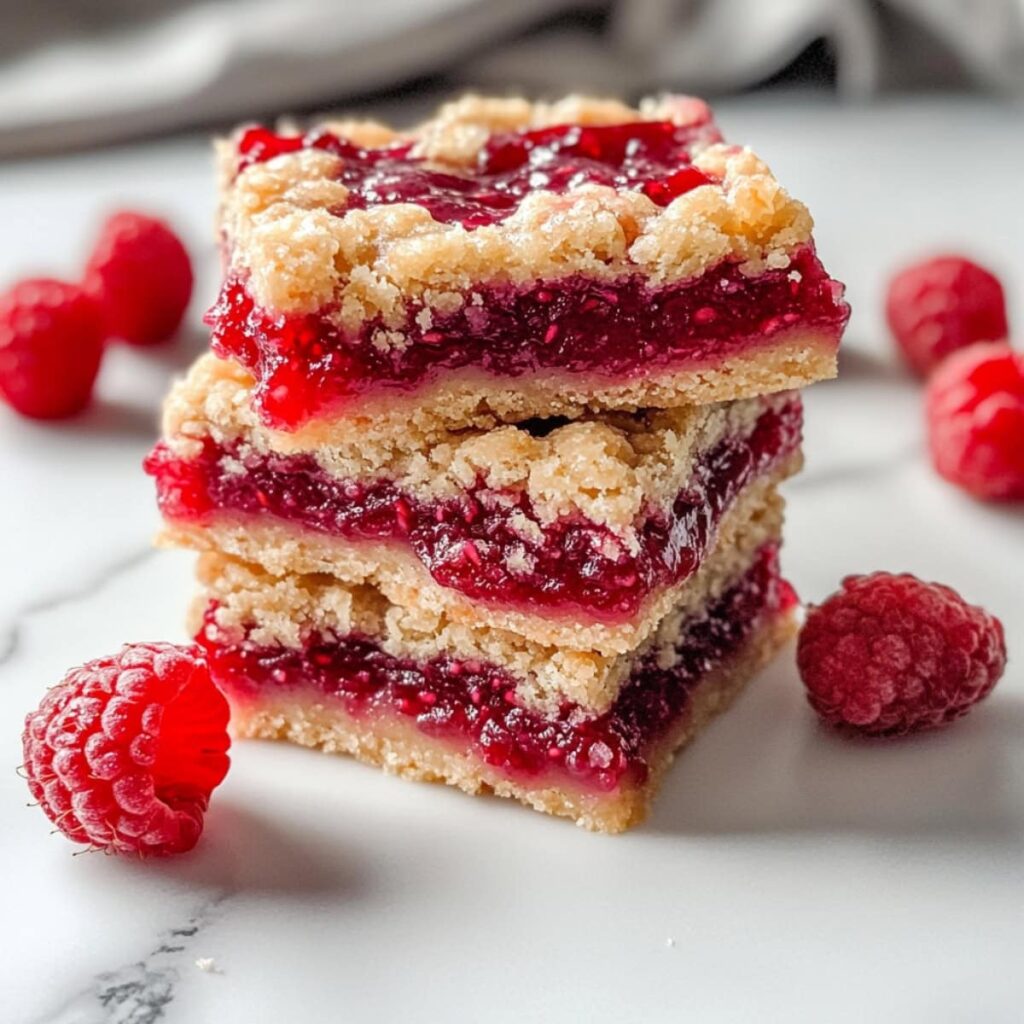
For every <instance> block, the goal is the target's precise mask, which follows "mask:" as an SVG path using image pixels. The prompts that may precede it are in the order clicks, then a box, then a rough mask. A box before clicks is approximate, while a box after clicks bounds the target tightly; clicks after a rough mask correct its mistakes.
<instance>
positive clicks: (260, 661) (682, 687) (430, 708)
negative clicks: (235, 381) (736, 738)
mask: <svg viewBox="0 0 1024 1024" xmlns="http://www.w3.org/2000/svg"><path fill="white" fill-rule="evenodd" d="M794 601H795V596H794V595H793V593H792V590H791V589H790V588H789V586H788V584H786V583H785V582H784V581H783V580H782V579H781V578H780V577H779V574H778V555H777V549H776V548H775V546H774V545H769V546H767V547H766V548H764V549H763V550H762V551H761V553H760V554H759V555H758V557H757V559H756V561H755V563H754V565H753V566H752V567H751V569H750V570H749V571H748V572H747V573H746V575H744V576H743V577H742V578H741V579H740V580H739V581H738V582H737V583H735V584H734V585H733V587H732V588H731V589H730V590H729V591H727V592H726V593H725V594H724V595H723V596H722V597H721V598H719V600H717V601H716V602H715V603H714V604H712V605H710V606H709V607H708V608H707V610H706V612H705V614H704V616H703V617H701V618H699V619H691V620H690V621H689V622H687V623H686V624H685V626H684V630H683V632H682V634H681V636H680V638H679V641H678V644H677V646H676V653H677V659H678V660H677V662H676V664H675V665H673V666H672V667H671V668H666V667H663V666H662V665H659V658H658V657H657V655H655V654H653V653H652V654H651V655H648V656H646V657H644V658H643V659H641V660H640V662H639V663H638V664H637V665H636V667H635V668H634V670H633V673H632V675H631V676H630V678H629V679H628V681H627V682H626V683H625V685H624V686H623V688H622V690H621V692H620V694H619V697H618V699H617V700H616V701H615V703H614V704H613V705H612V707H611V708H610V709H609V710H608V711H607V712H605V713H604V714H602V715H599V716H596V717H594V716H591V717H585V714H586V713H585V712H583V711H582V709H581V708H580V707H579V706H577V705H575V704H569V703H567V704H564V705H563V706H562V707H561V708H560V709H559V711H558V712H557V714H555V715H553V716H551V717H546V716H544V715H542V714H540V713H538V712H537V711H534V710H531V709H529V708H526V707H522V706H520V705H519V704H518V703H517V699H516V694H515V681H514V679H513V678H512V677H511V676H510V675H509V674H508V673H507V672H505V671H504V670H502V669H499V668H495V667H494V666H490V665H487V664H484V663H481V662H477V661H458V660H455V659H453V658H450V657H448V656H441V657H438V658H435V659H433V660H431V661H428V662H415V661H407V660H403V659H400V658H396V657H394V656H392V655H389V654H386V653H385V652H384V651H382V650H381V649H380V648H379V647H378V646H377V645H376V644H375V643H374V642H373V641H372V640H369V639H364V638H360V637H348V638H346V639H343V640H341V641H337V640H331V639H327V638H323V637H320V636H318V635H313V636H310V637H308V638H307V640H306V643H305V646H304V647H303V648H302V649H293V648H285V647H267V646H259V645H257V644H254V643H252V642H251V641H248V640H245V641H242V642H241V643H239V644H234V645H227V646H223V645H221V644H219V643H218V642H217V630H216V628H215V627H214V626H212V624H211V618H212V612H213V609H211V610H210V611H209V612H208V613H207V626H206V627H205V628H204V629H203V630H202V631H201V632H200V634H199V637H198V641H199V643H200V644H202V645H203V646H204V647H205V648H206V650H207V655H208V659H209V664H210V670H211V672H212V674H213V677H214V679H215V680H216V682H217V684H218V685H219V686H220V687H221V688H222V689H224V690H225V691H226V692H227V693H228V694H229V696H231V697H232V698H233V699H234V700H236V701H238V702H239V703H244V702H246V701H249V700H257V701H258V700H259V698H260V695H261V694H264V693H266V694H281V693H287V692H288V691H289V690H298V691H304V692H309V691H312V693H313V695H314V696H315V697H316V699H321V698H322V697H323V696H328V697H331V698H334V699H337V700H339V701H341V702H342V704H343V706H344V709H345V711H346V712H347V713H348V714H350V715H353V716H356V717H361V718H362V717H365V718H369V717H372V716H375V715H380V716H385V715H397V716H399V717H401V718H404V719H407V720H408V721H410V722H412V723H415V725H416V727H417V728H419V729H420V730H421V731H422V732H423V733H425V734H426V735H428V736H431V737H435V738H437V739H439V740H446V741H448V742H450V743H452V744H453V745H455V746H457V747H459V748H462V749H465V748H467V747H468V748H469V749H470V750H471V751H472V752H473V753H475V754H476V755H477V756H479V757H480V758H481V759H483V760H484V761H485V762H486V763H487V764H489V765H493V766H494V767H496V768H498V769H499V770H501V771H502V772H503V773H505V774H506V775H509V776H512V777H515V778H520V779H525V780H537V779H538V777H540V776H550V775H552V774H555V775H561V776H563V777H568V778H569V779H570V780H571V781H572V783H573V784H574V785H576V786H580V787H586V788H589V789H594V790H597V791H599V792H606V793H607V792H612V791H614V790H615V789H617V788H618V787H619V786H620V784H622V783H623V782H627V783H628V782H632V783H634V784H636V785H642V784H643V782H644V781H645V780H646V778H647V774H648V757H649V755H650V754H651V752H652V747H653V745H654V744H656V743H657V742H658V741H659V740H660V739H661V738H662V737H664V736H665V735H666V734H667V733H668V731H669V730H670V729H671V728H672V726H673V725H674V724H675V723H677V722H678V721H679V720H680V718H681V716H682V715H683V714H684V712H685V711H686V708H687V705H688V702H689V697H690V694H691V692H692V690H693V689H694V687H695V686H696V685H697V684H698V683H699V682H700V681H701V679H702V677H704V676H705V674H706V673H707V672H708V671H710V670H711V669H713V668H714V667H715V666H717V665H719V664H720V663H721V662H722V661H723V660H725V659H727V658H729V656H730V655H733V654H735V653H736V652H738V651H739V649H740V648H741V647H742V645H743V643H744V641H745V640H746V639H747V637H748V636H749V635H750V634H751V632H752V631H753V629H754V628H755V627H756V625H757V624H758V621H759V620H761V621H764V618H765V617H766V616H770V615H772V614H774V613H777V612H778V611H779V610H780V609H783V608H787V607H790V606H791V605H792V603H793V602H794Z"/></svg>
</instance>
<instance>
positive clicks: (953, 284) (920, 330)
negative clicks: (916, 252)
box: [885, 256, 1009, 377]
mask: <svg viewBox="0 0 1024 1024" xmlns="http://www.w3.org/2000/svg"><path fill="white" fill-rule="evenodd" d="M885 313H886V318H887V319H888V321H889V328H890V329H891V331H892V333H893V336H894V337H895V338H896V341H897V342H898V343H899V346H900V349H901V350H902V352H903V356H904V358H905V359H906V361H907V363H909V365H910V367H911V369H913V370H914V372H915V373H917V374H918V375H919V376H922V377H924V376H926V375H927V374H928V373H929V372H931V370H932V369H934V368H935V367H936V366H938V364H939V363H940V362H942V360H943V359H945V358H946V356H948V355H949V354H950V353H951V352H955V351H956V350H957V349H961V348H964V347H965V346H967V345H973V344H974V343H975V342H976V341H1003V340H1005V339H1006V337H1007V335H1008V333H1009V331H1008V328H1007V324H1006V298H1005V297H1004V295H1003V286H1002V285H1001V284H1000V283H999V280H998V278H996V277H995V275H994V274H992V273H990V272H989V271H987V270H986V269H985V268H984V267H979V266H978V264H977V263H972V262H971V261H970V260H968V259H964V257H963V256H939V257H937V258H936V259H933V260H928V261H927V262H925V263H916V264H914V265H913V266H911V267H907V268H906V269H905V270H903V271H901V272H900V273H898V274H897V275H896V276H895V277H894V278H893V279H892V280H891V281H890V282H889V292H888V296H887V297H886V301H885Z"/></svg>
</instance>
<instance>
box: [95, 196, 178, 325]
mask: <svg viewBox="0 0 1024 1024" xmlns="http://www.w3.org/2000/svg"><path fill="white" fill-rule="evenodd" d="M85 280H86V287H88V288H89V289H90V291H92V292H93V294H95V295H96V296H97V297H98V298H99V299H100V302H101V304H102V305H103V309H104V313H105V315H106V322H107V331H108V333H109V334H110V335H111V336H112V337H116V338H121V339H122V340H124V341H127V342H128V343H129V344H131V345H155V344H156V343H158V342H161V341H166V340H167V339H168V338H169V337H171V335H172V334H174V332H175V331H176V330H177V329H178V325H179V324H180V323H181V318H182V317H183V316H184V314H185V310H186V308H187V307H188V301H189V299H190V298H191V296H192V263H191V261H190V260H189V257H188V253H187V252H186V250H185V246H184V245H182V243H181V239H180V238H178V236H177V235H176V234H175V233H174V232H173V231H172V230H171V229H170V228H169V227H168V226H167V224H165V223H164V222H163V221H162V220H156V219H155V218H153V217H147V216H145V215H144V214H141V213H132V212H131V211H127V210H126V211H122V212H121V213H115V214H114V215H113V216H112V217H110V218H108V219H107V221H106V223H105V224H104V225H103V228H102V231H101V233H100V238H99V241H98V242H97V243H96V248H95V249H94V250H93V252H92V255H91V256H90V257H89V262H88V264H87V265H86V268H85Z"/></svg>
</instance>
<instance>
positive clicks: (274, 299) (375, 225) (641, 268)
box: [219, 96, 812, 329]
mask: <svg viewBox="0 0 1024 1024" xmlns="http://www.w3.org/2000/svg"><path fill="white" fill-rule="evenodd" d="M708 116H709V115H708V113H707V108H706V106H705V105H704V104H703V103H702V102H701V101H699V100H693V99H691V98H689V97H668V98H662V99H660V100H653V101H645V102H644V103H642V104H641V106H640V109H639V110H635V109H631V108H629V107H627V106H624V105H623V104H622V103H620V102H618V101H616V100H593V99H588V98H585V97H579V96H575V97H569V98H567V99H565V100H562V101H559V102H557V103H553V104H531V103H528V102H527V101H525V100H521V99H487V98H482V97H475V96H469V97H465V98H463V99H462V100H459V101H456V102H454V103H451V104H447V105H446V106H444V107H442V108H441V111H440V112H439V113H438V115H437V116H436V117H435V118H434V119H433V120H431V121H428V122H426V123H425V124H424V125H421V126H420V127H419V128H415V129H412V130H411V131H409V132H407V133H391V132H390V130H389V129H386V128H384V127H383V126H380V125H371V126H367V125H366V124H365V123H363V124H362V126H361V127H360V125H359V124H353V123H347V122H342V123H340V124H339V123H337V122H335V123H328V124H326V125H324V127H326V128H328V129H332V130H335V131H338V132H339V134H341V133H342V129H344V133H345V134H346V137H348V138H350V139H352V140H353V141H356V142H357V143H359V144H362V145H370V144H373V145H380V144H387V143H388V142H391V141H396V140H399V139H404V140H408V139H415V140H416V151H417V153H418V155H421V156H423V157H425V158H427V159H428V161H430V163H431V165H435V164H436V165H437V166H438V167H442V168H444V167H447V168H449V169H451V168H452V167H453V165H455V166H456V167H457V166H459V165H466V164H468V163H470V162H472V161H473V160H475V159H476V156H477V154H478V153H479V150H480V147H481V146H482V145H483V144H484V143H485V142H486V140H487V138H488V137H489V136H490V135H491V134H493V133H494V132H498V131H511V130H515V129H519V128H538V127H544V126H550V125H555V124H566V123H571V124H582V125H608V124H617V123H623V122H630V121H637V120H670V121H672V122H673V123H675V124H678V125H691V124H702V123H705V122H707V123H708V125H709V127H708V131H707V133H706V139H699V140H698V142H697V143H696V144H695V145H696V147H697V150H698V151H697V153H696V155H695V159H694V166H695V167H697V168H699V169H700V170H702V171H704V172H706V173H708V174H709V175H711V176H712V177H713V178H715V179H716V180H718V181H719V182H720V184H712V185H703V186H699V187H697V188H695V189H693V190H692V191H691V192H687V193H685V194H684V195H681V196H679V197H678V198H677V199H675V200H673V201H672V202H671V203H670V204H669V205H668V206H666V207H660V206H658V205H656V204H655V203H653V202H652V201H651V200H650V199H648V198H647V197H646V196H644V195H643V194H641V193H639V192H633V191H630V190H618V189H615V188H610V187H607V186H602V185H596V184H585V185H581V186H579V187H577V188H574V189H571V190H570V191H569V192H566V193H561V194H556V193H553V192H550V191H544V190H538V191H535V192H531V193H529V194H528V195H526V196H525V197H524V198H523V200H522V202H521V203H520V205H519V207H518V209H517V210H516V211H515V212H514V213H513V214H512V215H511V216H509V217H508V218H507V219H506V220H504V221H502V222H500V223H498V224H493V225H488V226H482V227H478V228H475V229H473V230H467V229H466V228H465V227H463V226H462V225H460V224H444V223H439V222H438V221H436V220H434V218H433V217H431V215H430V213H429V212H428V211H427V210H426V209H424V208H423V207H421V206H417V205H415V204H410V203H396V204H389V205H382V206H375V207H371V208H369V209H363V210H351V211H348V212H344V206H345V201H346V198H347V195H348V190H347V189H346V188H345V186H344V185H342V184H341V183H340V182H338V181H336V180H334V176H335V174H336V173H337V170H338V168H339V166H340V160H339V158H338V157H335V156H332V155H329V154H327V153H325V152H323V151H320V150H299V151H297V152H294V153H287V154H283V155H279V156H277V157H274V158H273V159H271V160H269V161H267V162H266V163H262V164H253V165H251V166H249V167H247V168H245V169H244V170H243V171H242V172H241V173H239V174H238V175H237V177H236V176H235V174H234V167H235V163H236V159H237V157H236V154H235V150H234V148H233V146H232V145H231V144H224V145H221V146H220V147H219V154H220V164H221V173H220V177H221V181H222V190H221V191H222V197H221V199H222V201H221V220H222V227H223V229H224V232H225V234H226V237H227V239H228V242H229V246H230V250H231V263H232V266H233V268H234V269H235V271H236V272H239V273H241V274H243V275H244V276H245V277H246V279H247V287H248V289H249V291H250V292H251V294H252V295H253V297H254V299H255V300H256V301H257V302H258V303H259V304H260V305H261V306H264V307H266V308H268V309H274V310H279V311H283V312H291V313H304V312H314V311H317V310H319V309H322V308H323V307H331V308H333V309H334V310H335V311H336V312H335V315H336V317H337V318H338V320H339V322H340V323H341V324H342V325H343V326H345V327H347V328H349V329H355V328H356V327H358V325H359V324H360V323H361V322H362V321H363V320H365V319H368V318H373V317H376V316H380V317H381V318H382V319H383V321H384V323H385V324H386V325H388V326H389V327H396V326H398V325H399V324H400V323H401V322H402V321H403V319H404V315H405V309H406V306H407V304H408V303H409V302H410V301H412V302H416V303H422V304H423V305H424V306H426V307H427V308H430V307H432V306H434V305H436V304H437V303H439V302H442V301H450V299H447V298H446V297H447V296H450V295H451V294H453V293H454V294H462V293H465V292H468V291H470V290H471V289H472V287H473V286H474V285H475V284H478V283H495V282H502V283H511V284H523V283H527V282H532V281H535V280H538V279H551V280H556V279H559V278H562V277H567V276H570V275H573V274H585V275H588V276H590V277H594V278H597V279H601V280H613V279H615V278H619V277H622V276H625V275H629V274H641V275H643V276H645V277H647V278H649V279H650V282H651V285H652V287H658V286H661V285H666V284H671V283H673V282H677V281H680V280H683V279H686V278H689V277H693V276H696V275H698V274H701V273H703V272H704V271H706V270H707V269H709V268H710V267H712V266H714V265H715V264H716V263H719V262H721V261H722V260H723V259H730V260H736V261H738V262H741V263H742V264H743V266H744V269H745V270H746V271H747V272H748V273H750V274H757V273H760V272H761V270H763V269H764V268H766V267H785V266H788V263H789V259H790V256H791V254H792V253H793V251H794V250H795V249H797V248H799V247H800V246H802V245H806V244H807V243H808V242H809V240H810V237H811V227H812V221H811V218H810V215H809V214H808V212H807V210H806V208H805V207H804V206H803V205H802V204H801V203H799V202H797V201H796V200H794V199H792V198H791V197H790V196H789V195H788V194H787V193H786V192H785V190H784V189H783V188H782V187H781V186H780V185H779V183H778V182H777V181H776V179H775V178H774V177H773V176H772V174H771V172H770V171H769V169H768V168H767V166H766V165H765V164H764V163H763V162H761V161H760V160H759V159H758V158H757V157H756V156H754V155H753V154H752V153H751V152H750V151H749V150H746V149H742V148H739V147H736V146H726V145H723V144H720V143H719V142H718V141H717V139H718V135H717V130H716V129H714V127H713V124H711V122H709V121H707V119H708ZM370 140H372V142H371V141H370ZM332 211H333V212H332Z"/></svg>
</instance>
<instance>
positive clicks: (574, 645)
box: [168, 492, 782, 710]
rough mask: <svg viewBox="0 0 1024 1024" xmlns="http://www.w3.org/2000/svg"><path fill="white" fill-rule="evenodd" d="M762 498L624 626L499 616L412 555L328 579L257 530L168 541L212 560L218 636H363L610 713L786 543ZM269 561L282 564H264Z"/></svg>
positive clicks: (208, 574) (208, 573) (532, 697)
mask: <svg viewBox="0 0 1024 1024" xmlns="http://www.w3.org/2000/svg"><path fill="white" fill-rule="evenodd" d="M760 502H761V503H760V504H758V505H757V506H755V507H754V508H753V509H748V510H746V518H745V519H744V520H743V521H739V517H738V516H737V517H736V519H735V520H734V521H729V520H727V521H726V522H725V523H724V524H723V529H722V531H720V540H719V544H718V545H717V547H716V548H715V550H714V551H713V552H712V553H711V554H710V555H709V556H708V557H707V558H706V559H705V560H704V562H703V563H702V565H701V567H700V568H699V570H698V571H697V572H696V573H695V574H694V575H693V576H691V577H690V578H689V579H687V580H684V581H683V582H682V583H680V584H677V585H676V586H674V587H670V588H667V589H665V590H663V591H661V592H660V593H657V594H655V595H653V596H652V598H651V600H649V601H648V602H647V605H646V606H645V608H644V609H643V612H642V613H641V615H639V616H638V617H637V618H636V620H634V621H631V622H627V623H623V624H620V625H613V626H609V625H607V624H604V623H593V622H591V623H585V622H580V621H577V620H568V619H561V620H559V619H555V618H551V617H545V616H544V615H542V614H536V613H534V614H530V613H528V612H520V611H517V610H514V609H502V608H490V607H488V606H486V605H484V604H481V603H480V602H474V601H471V600H469V599H467V598H465V597H463V596H462V595H460V594H459V593H458V592H456V591H451V590H447V589H446V588H443V587H439V586H438V585H437V584H436V583H434V581H433V580H432V579H431V578H430V576H429V575H428V574H427V573H426V571H425V570H424V569H423V567H422V566H421V565H420V563H419V562H416V561H414V560H413V559H412V558H411V557H409V556H407V555H397V556H396V557H395V558H394V560H393V561H391V560H390V559H389V558H388V553H387V552H386V551H382V550H381V549H380V548H377V549H375V550H374V551H372V552H371V553H370V554H368V555H367V556H366V557H365V560H364V561H363V562H361V563H360V564H358V565H352V564H347V565H346V566H345V567H344V571H343V572H341V573H338V572H337V571H336V570H337V563H335V564H334V565H332V566H331V568H332V570H334V571H331V572H325V571H324V566H323V563H318V562H316V561H305V560H303V559H301V558H296V557H294V551H290V550H287V549H286V551H285V554H286V556H289V557H288V561H287V562H285V563H283V564H282V563H276V562H274V557H275V552H276V551H277V550H278V549H277V548H271V547H269V546H267V547H263V546H254V545H253V543H252V538H253V532H254V531H252V530H248V529H246V528H245V527H244V526H243V527H241V528H239V529H238V531H237V532H234V533H233V532H230V531H228V530H226V529H223V528H218V527H215V528H213V529H212V530H210V531H208V532H207V533H199V532H191V533H189V532H181V533H177V534H172V536H171V537H170V538H168V539H169V540H173V541H175V542H177V543H190V544H191V545H192V546H193V547H197V548H199V549H200V550H201V551H205V552H206V554H205V555H204V557H203V559H202V560H201V562H200V577H201V581H202V584H203V591H202V593H201V596H200V599H199V604H198V605H197V608H196V611H197V612H199V613H201V612H202V611H203V610H204V609H205V607H206V605H207V604H208V603H209V602H210V601H216V602H217V603H218V606H219V607H218V610H217V613H216V624H217V626H218V628H219V629H222V630H225V631H228V632H229V633H233V635H234V636H235V637H236V639H237V637H238V636H239V635H240V633H239V631H240V630H242V629H243V628H252V629H255V630H256V631H257V632H256V633H255V634H254V636H255V638H256V639H257V641H258V642H260V643H267V644H281V645H284V646H287V647H296V646H299V645H300V644H301V641H302V638H303V637H304V636H305V635H307V634H309V633H310V632H319V633H325V634H330V635H335V636H345V635H348V634H349V633H352V632H358V633H362V634H364V635H366V636H372V637H374V638H376V639H377V640H378V642H380V643H381V645H382V646H383V647H384V649H385V650H387V651H388V652H389V653H391V654H394V655H395V656H397V657H411V658H415V659H418V660H424V659H428V658H431V657H434V656H436V655H438V654H447V655H450V656H452V657H460V658H476V659H479V660H482V661H487V662H490V663H491V664H494V665H498V666H500V667H501V668H504V669H506V670H507V671H508V672H509V673H510V674H511V675H512V676H513V677H514V678H515V679H516V681H517V682H516V686H517V692H518V694H519V697H520V699H521V700H522V702H523V703H524V704H527V705H530V706H535V707H555V706H557V705H558V704H559V703H561V702H562V701H563V700H566V699H568V700H571V701H573V702H574V703H577V704H579V705H581V706H583V707H586V708H591V709H595V710H600V709H603V708H606V707H608V705H610V704H611V702H612V701H613V700H614V699H615V697H616V695H617V694H618V690H619V686H620V685H621V683H622V681H623V679H624V678H625V676H626V675H628V672H629V666H630V664H631V662H632V660H633V659H634V658H635V657H637V655H638V653H639V652H646V651H648V650H649V649H650V648H651V646H652V645H654V646H657V647H658V648H659V651H662V652H663V653H665V652H668V651H669V650H670V648H671V646H672V644H673V643H674V641H675V638H676V636H677V635H678V632H679V628H680V623H681V622H683V621H684V620H685V619H687V618H691V617H693V616H695V615H699V614H700V613H701V612H702V610H703V609H704V608H705V607H706V605H707V604H708V602H709V601H712V600H714V599H715V598H717V597H718V596H720V595H721V594H722V593H724V592H725V590H727V589H728V587H729V586H730V585H731V583H732V581H734V580H735V579H737V578H738V577H739V576H740V575H741V574H742V573H743V572H745V571H746V570H747V568H748V567H749V565H750V563H751V561H752V559H753V558H754V555H755V553H756V552H757V551H758V550H759V549H760V548H761V547H762V546H763V545H764V544H765V543H768V542H770V541H775V542H777V541H778V540H779V537H780V536H781V529H782V508H781V504H782V503H781V499H779V498H778V497H777V495H775V494H774V493H773V492H772V493H770V494H768V495H762V496H761V498H760ZM189 529H190V528H188V527H186V528H184V531H188V530H189ZM261 532H262V530H261V528H260V527H259V526H258V525H257V526H256V530H255V533H256V537H257V545H258V543H259V541H263V542H264V543H265V542H266V540H267V537H266V536H262V537H261V536H260V533H261ZM284 543H285V544H287V540H284ZM261 557H262V561H263V562H264V563H265V562H267V561H271V562H274V567H272V568H269V569H268V567H267V566H266V565H265V564H261V561H260V558H261ZM353 561H354V560H353ZM275 568H276V569H277V570H279V571H275ZM339 575H340V576H342V577H344V581H343V580H342V579H339ZM193 626H194V627H196V628H198V620H194V621H193ZM666 656H668V654H667V653H666Z"/></svg>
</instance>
